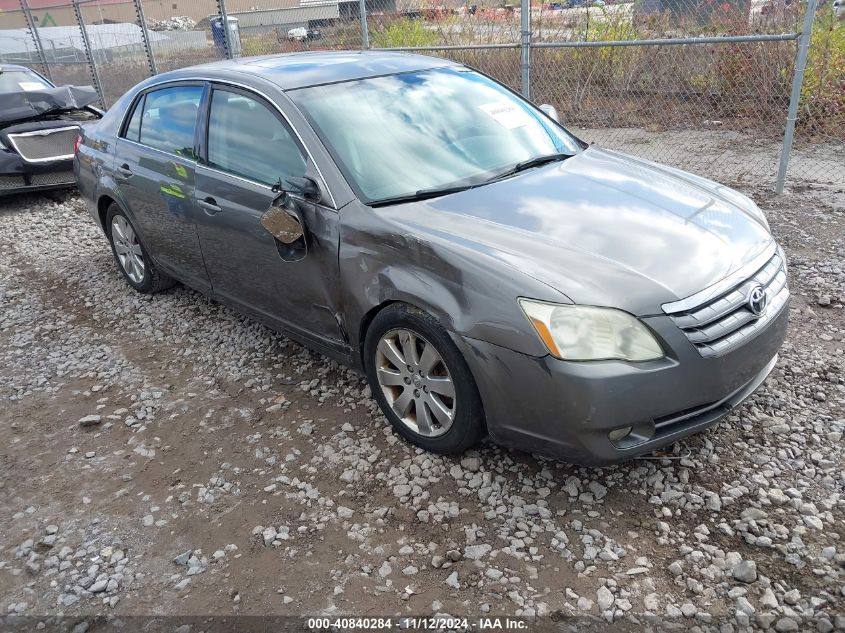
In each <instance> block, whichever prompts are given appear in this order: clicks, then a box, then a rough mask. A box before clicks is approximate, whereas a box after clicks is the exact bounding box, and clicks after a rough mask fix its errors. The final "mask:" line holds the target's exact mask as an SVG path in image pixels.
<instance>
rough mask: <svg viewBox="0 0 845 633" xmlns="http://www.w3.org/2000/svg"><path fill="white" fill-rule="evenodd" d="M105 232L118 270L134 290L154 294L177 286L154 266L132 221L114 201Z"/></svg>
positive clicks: (110, 207) (107, 215)
mask: <svg viewBox="0 0 845 633" xmlns="http://www.w3.org/2000/svg"><path fill="white" fill-rule="evenodd" d="M105 229H106V235H107V236H108V238H109V244H111V252H112V255H114V261H115V263H116V264H117V269H118V270H119V271H120V273H121V274H122V275H123V278H124V279H125V280H126V283H128V284H129V285H130V286H132V287H133V288H134V289H135V290H137V291H138V292H142V293H144V294H153V293H156V292H160V291H162V290H166V289H167V288H171V287H172V286H173V285H174V284H175V283H176V281H175V280H174V279H173V278H172V277H169V276H167V275H165V274H164V273H163V272H161V271H160V270H159V269H158V267H157V266H156V265H155V263H153V260H152V258H151V257H150V256H149V254H148V253H147V249H146V248H144V245H143V244H142V243H141V240H140V238H139V237H138V233H137V231H136V230H135V227H134V226H133V225H132V222H131V221H130V220H129V218H128V217H127V216H126V214H125V213H124V212H123V210H122V209H121V208H120V207H119V206H117V204H115V203H114V202H113V203H112V204H111V206H109V208H108V212H107V213H106V226H105ZM119 251H120V252H119Z"/></svg>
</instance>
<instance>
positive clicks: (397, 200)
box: [369, 183, 483, 207]
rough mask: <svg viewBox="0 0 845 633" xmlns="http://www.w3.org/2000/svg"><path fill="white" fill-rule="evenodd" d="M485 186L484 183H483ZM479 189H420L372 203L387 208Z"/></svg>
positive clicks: (466, 187)
mask: <svg viewBox="0 0 845 633" xmlns="http://www.w3.org/2000/svg"><path fill="white" fill-rule="evenodd" d="M482 184H483V183H482ZM474 187H478V185H477V184H475V185H457V186H454V187H434V188H432V189H420V190H419V191H415V192H414V193H409V194H405V195H401V196H392V197H390V198H382V199H380V200H375V201H373V202H370V203H369V205H370V206H371V207H386V206H388V205H391V204H401V203H402V202H417V201H419V200H427V199H429V198H439V197H440V196H445V195H448V194H450V193H458V192H459V191H466V190H467V189H473V188H474Z"/></svg>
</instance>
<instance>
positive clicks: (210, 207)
mask: <svg viewBox="0 0 845 633" xmlns="http://www.w3.org/2000/svg"><path fill="white" fill-rule="evenodd" d="M197 204H198V205H199V206H200V207H201V208H202V209H203V210H204V211H205V212H206V213H207V214H208V215H215V214H217V213H220V212H221V211H222V210H223V209H221V208H220V207H219V206H217V201H216V200H215V199H214V198H211V197H208V198H206V199H205V200H197Z"/></svg>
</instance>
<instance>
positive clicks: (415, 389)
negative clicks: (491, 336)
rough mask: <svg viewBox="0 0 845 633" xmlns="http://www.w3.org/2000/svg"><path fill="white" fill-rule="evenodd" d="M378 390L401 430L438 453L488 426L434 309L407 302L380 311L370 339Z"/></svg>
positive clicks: (455, 449)
mask: <svg viewBox="0 0 845 633" xmlns="http://www.w3.org/2000/svg"><path fill="white" fill-rule="evenodd" d="M364 354H365V364H366V370H367V378H368V380H369V383H370V388H371V389H372V392H373V396H374V397H375V398H376V401H377V402H378V403H379V406H380V407H381V409H382V411H383V412H384V414H385V415H386V416H387V418H388V420H390V423H391V424H392V425H393V427H394V428H395V429H396V431H397V432H398V433H399V434H400V435H402V436H403V437H405V438H406V439H408V440H409V441H410V442H412V443H413V444H415V445H417V446H419V447H421V448H424V449H425V450H427V451H431V452H432V453H441V454H449V453H460V452H462V451H464V450H466V449H468V448H470V447H471V446H473V445H475V444H477V443H478V442H479V440H481V438H482V437H484V435H485V433H486V431H485V426H484V411H483V408H482V406H481V398H480V397H479V395H478V389H477V388H476V385H475V381H474V380H473V377H472V374H471V373H470V371H469V368H468V367H467V365H466V361H464V359H463V357H462V356H461V353H460V351H459V350H458V348H457V347H456V346H455V344H454V343H453V342H452V340H451V339H450V338H449V335H448V333H447V332H446V331H445V330H444V329H443V328H442V326H441V325H440V324H439V323H438V322H437V320H436V319H434V318H433V317H432V316H431V315H429V314H426V313H424V312H422V311H420V310H417V309H415V308H412V307H410V306H406V305H404V304H392V305H390V306H388V307H387V308H385V309H384V310H382V311H381V312H379V314H377V315H376V317H375V318H374V319H373V322H372V323H371V324H370V327H369V329H368V330H367V336H366V339H365V343H364Z"/></svg>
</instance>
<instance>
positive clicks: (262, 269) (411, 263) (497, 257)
mask: <svg viewBox="0 0 845 633" xmlns="http://www.w3.org/2000/svg"><path fill="white" fill-rule="evenodd" d="M75 169H76V176H77V179H78V183H79V188H80V190H81V192H82V193H83V195H84V197H85V198H86V199H87V203H88V205H89V208H90V211H91V214H92V216H93V217H94V219H95V221H96V222H97V223H98V224H99V225H100V226H101V227H102V228H103V232H104V234H105V236H106V238H107V239H108V241H109V243H110V244H111V248H112V251H113V254H114V258H115V261H116V263H117V268H118V270H119V271H120V273H121V274H122V275H123V277H124V278H125V280H126V282H127V283H128V284H129V285H130V286H132V287H133V288H134V289H135V290H137V291H139V292H146V293H152V292H157V291H160V290H163V289H165V288H167V287H169V286H171V285H172V284H173V283H175V281H176V280H178V281H179V282H181V283H183V284H186V285H188V286H190V287H192V288H195V289H197V290H199V291H200V292H203V293H205V294H207V295H208V296H210V297H213V298H214V299H217V300H219V301H222V302H224V303H226V304H229V305H231V306H233V307H234V308H236V309H238V310H241V311H243V312H245V313H247V314H249V315H251V316H253V317H254V318H256V319H259V320H260V321H262V322H264V323H266V324H267V325H268V326H269V327H271V328H273V329H276V330H278V331H280V332H283V333H284V334H285V335H287V336H290V337H291V338H293V339H295V340H297V341H300V342H302V343H304V344H306V345H308V346H310V347H312V348H314V349H316V350H319V351H320V352H323V353H325V354H327V355H329V356H332V357H335V358H337V359H339V360H340V361H342V362H344V363H347V364H350V365H353V366H356V367H358V368H360V369H362V370H364V371H365V372H366V375H367V378H368V380H369V383H370V386H371V388H372V393H373V396H374V397H375V398H376V400H377V401H378V403H379V405H380V406H381V409H382V410H383V411H384V414H385V416H386V417H387V418H388V419H389V420H390V423H391V424H392V425H393V426H394V428H395V429H396V431H397V432H398V433H400V434H402V435H403V436H404V437H405V438H407V439H408V440H409V441H411V442H413V443H414V444H416V445H417V446H420V447H422V448H424V449H426V450H429V451H432V452H437V453H454V452H459V451H463V450H464V449H466V448H468V447H470V446H472V445H474V444H476V443H477V442H478V441H479V440H481V439H482V438H483V437H484V436H486V435H490V437H491V438H493V439H494V440H495V441H497V442H501V443H503V444H506V445H510V446H514V447H518V448H522V449H526V450H530V451H534V452H538V453H542V454H547V455H550V456H554V457H558V458H561V459H565V460H568V461H573V462H578V463H588V464H602V463H610V462H614V461H619V460H622V459H627V458H630V457H633V456H635V455H640V454H643V453H647V452H650V451H652V450H654V449H656V448H659V447H662V446H665V445H667V444H671V443H672V442H675V441H676V440H678V439H680V438H682V437H685V436H687V435H689V434H691V433H694V432H696V431H700V430H702V429H705V428H707V427H709V426H711V425H713V424H714V423H716V422H717V421H718V420H719V419H720V418H721V417H723V416H724V415H725V414H726V413H727V412H728V411H730V410H731V409H732V408H733V407H735V406H737V405H738V404H739V403H740V402H741V401H742V400H744V399H745V398H746V397H748V396H749V395H750V394H751V393H752V392H753V391H754V390H755V389H756V388H757V387H758V386H759V385H760V384H761V383H762V382H763V381H764V380H765V378H766V376H767V375H768V374H769V372H770V371H771V370H772V368H773V366H774V365H775V362H776V360H777V352H778V348H779V347H780V345H781V342H782V341H783V338H784V334H785V331H786V325H787V317H788V307H787V306H788V302H789V290H788V288H787V283H786V266H785V259H784V255H783V252H782V251H781V249H780V248H779V247H778V245H777V244H776V243H775V241H774V239H773V238H772V235H771V233H770V232H769V227H768V224H767V222H766V218H765V217H764V216H763V214H762V213H761V211H760V209H759V208H758V207H757V206H756V205H755V204H754V202H752V201H751V200H750V199H748V198H747V197H745V196H744V195H742V194H739V193H737V192H736V191H733V190H732V189H729V188H727V187H723V186H721V185H718V184H716V183H714V182H711V181H708V180H705V179H703V178H700V177H698V176H693V175H691V174H687V173H684V172H682V171H679V170H677V169H673V168H670V167H665V166H662V165H658V164H655V163H650V162H647V161H644V160H640V159H636V158H632V157H630V156H626V155H624V154H620V153H618V152H613V151H608V150H603V149H599V148H597V147H595V146H588V145H587V144H586V143H584V142H582V141H581V140H579V139H578V138H576V137H575V136H574V135H572V134H571V133H570V132H568V131H567V130H566V129H565V128H564V127H562V126H561V125H560V123H558V121H557V115H556V113H555V112H554V109H553V108H551V107H549V106H540V107H537V106H535V105H533V104H531V103H530V102H528V101H526V100H524V99H523V98H522V97H520V96H519V95H518V94H515V93H514V92H513V91H511V90H510V89H508V88H506V87H504V86H502V85H501V84H499V83H497V82H496V81H494V80H493V79H491V78H489V77H487V76H485V75H483V74H481V73H479V72H476V71H474V70H472V69H470V68H467V67H465V66H462V65H460V64H456V63H454V62H451V61H449V60H443V59H434V58H431V57H423V56H417V55H407V54H400V53H391V52H350V51H344V52H314V53H300V54H292V55H274V56H269V57H255V58H247V59H240V60H234V61H224V62H218V63H213V64H208V65H204V66H196V67H192V68H185V69H182V70H178V71H174V72H169V73H166V74H163V75H158V76H156V77H153V78H151V79H149V80H147V81H145V82H143V83H141V84H139V85H138V86H136V87H135V88H133V89H132V90H130V91H129V92H128V93H127V94H125V95H124V96H123V97H122V98H121V99H120V100H119V101H118V102H117V103H116V104H115V105H114V106H113V107H112V108H111V109H110V110H109V111H108V112H107V113H106V115H105V116H104V117H103V119H102V120H101V121H100V122H99V123H97V124H96V125H95V126H92V127H87V128H85V129H84V130H83V131H82V137H81V139H80V142H79V144H78V152H77V156H76V161H75Z"/></svg>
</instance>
